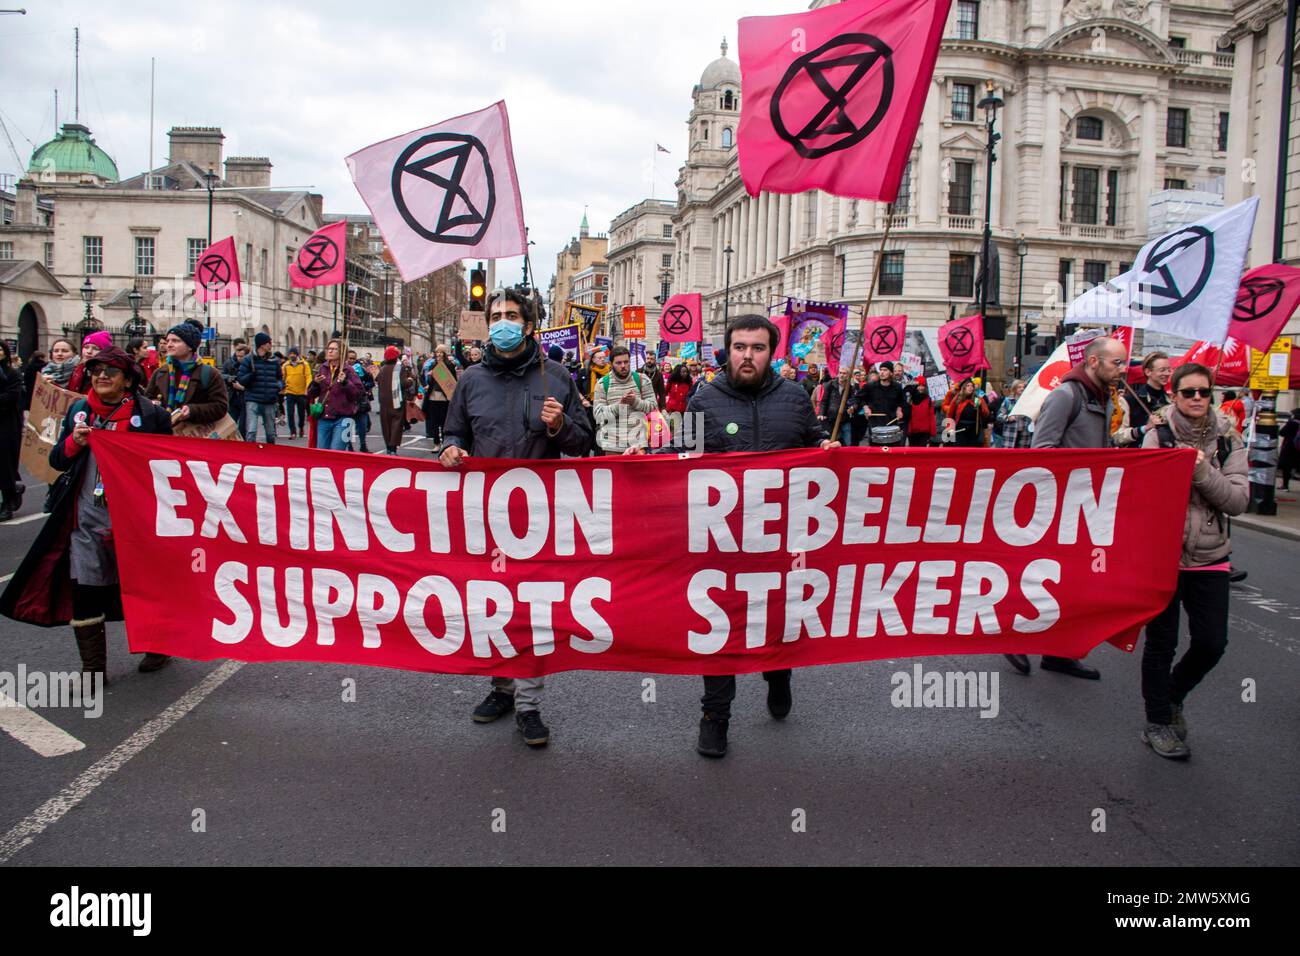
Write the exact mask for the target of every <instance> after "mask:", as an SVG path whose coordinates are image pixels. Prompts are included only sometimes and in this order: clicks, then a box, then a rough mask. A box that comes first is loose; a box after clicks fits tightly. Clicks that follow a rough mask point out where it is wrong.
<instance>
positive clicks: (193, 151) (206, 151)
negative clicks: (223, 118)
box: [167, 126, 226, 173]
mask: <svg viewBox="0 0 1300 956" xmlns="http://www.w3.org/2000/svg"><path fill="white" fill-rule="evenodd" d="M225 138H226V137H225V136H224V135H223V134H222V132H221V127H220V126H173V127H172V128H171V129H170V130H168V131H167V140H168V143H169V144H170V148H169V151H168V152H169V159H170V161H171V162H173V163H181V162H189V163H193V164H194V165H195V166H197V167H199V169H201V170H203V171H204V172H207V171H208V170H209V169H211V170H212V171H213V172H216V173H220V172H221V143H222V141H223V140H225Z"/></svg>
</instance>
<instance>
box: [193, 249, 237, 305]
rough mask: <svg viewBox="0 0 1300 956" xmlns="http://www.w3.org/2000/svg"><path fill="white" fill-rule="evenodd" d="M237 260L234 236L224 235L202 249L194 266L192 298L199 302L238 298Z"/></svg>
mask: <svg viewBox="0 0 1300 956" xmlns="http://www.w3.org/2000/svg"><path fill="white" fill-rule="evenodd" d="M239 291H240V285H239V260H238V259H237V258H236V257H235V237H234V236H226V238H224V239H222V240H221V241H220V242H217V243H213V244H212V245H210V246H208V248H207V249H205V250H203V255H201V256H199V261H198V263H197V264H196V265H195V266H194V298H196V299H198V300H199V301H200V302H215V301H217V300H218V299H238V298H239Z"/></svg>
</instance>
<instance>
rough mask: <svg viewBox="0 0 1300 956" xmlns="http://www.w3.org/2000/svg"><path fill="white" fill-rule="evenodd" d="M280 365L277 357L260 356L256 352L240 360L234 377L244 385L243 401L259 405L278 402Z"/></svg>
mask: <svg viewBox="0 0 1300 956" xmlns="http://www.w3.org/2000/svg"><path fill="white" fill-rule="evenodd" d="M280 365H281V362H280V360H279V359H278V358H275V357H274V356H267V357H266V358H262V356H260V355H258V354H257V353H256V352H254V353H252V354H250V355H249V356H248V357H247V358H245V359H244V361H242V362H240V363H239V371H238V372H237V373H236V375H235V377H236V378H237V379H238V381H239V384H240V385H242V386H244V401H246V402H256V403H258V404H259V405H274V404H276V403H277V402H279V401H280V379H281V376H280Z"/></svg>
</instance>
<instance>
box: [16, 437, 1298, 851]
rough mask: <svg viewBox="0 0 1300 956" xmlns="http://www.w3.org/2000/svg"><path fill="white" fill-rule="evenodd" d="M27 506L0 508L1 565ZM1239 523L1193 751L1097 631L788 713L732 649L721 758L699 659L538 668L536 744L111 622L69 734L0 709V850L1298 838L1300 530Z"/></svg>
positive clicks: (36, 637) (803, 695)
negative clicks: (1245, 572) (85, 701)
mask: <svg viewBox="0 0 1300 956" xmlns="http://www.w3.org/2000/svg"><path fill="white" fill-rule="evenodd" d="M371 444H372V447H373V445H374V439H373V437H372V440H371ZM404 453H407V454H422V453H423V454H427V445H426V444H425V443H424V442H423V441H417V442H414V443H413V444H412V446H411V447H409V448H407V449H405V450H404ZM40 491H41V488H39V487H34V489H33V491H32V492H31V493H29V495H28V500H27V502H26V503H25V505H24V508H23V511H22V514H21V515H20V517H22V516H26V515H31V514H35V513H37V512H38V511H39V507H40V498H41V495H40V494H39V492H40ZM39 527H40V522H39V521H30V522H27V523H22V524H9V525H0V577H2V576H4V575H7V574H10V573H12V571H13V570H14V569H15V568H16V567H17V565H18V562H19V561H20V560H21V558H22V556H23V554H24V553H25V552H26V550H27V547H28V546H29V544H30V543H31V541H32V539H33V538H34V537H35V535H36V533H37V530H38V528H39ZM1236 549H1237V551H1236V561H1237V564H1238V565H1239V566H1243V567H1246V568H1248V569H1249V570H1250V578H1249V580H1248V581H1247V582H1246V583H1245V586H1244V587H1238V588H1235V589H1234V601H1233V606H1232V633H1231V637H1230V643H1229V647H1228V652H1227V654H1226V656H1225V657H1224V659H1223V661H1222V662H1221V664H1220V665H1219V667H1218V668H1217V669H1216V670H1215V671H1214V672H1213V673H1212V674H1211V675H1210V676H1209V678H1208V679H1207V680H1206V681H1205V683H1204V684H1203V685H1202V686H1201V687H1200V688H1199V689H1198V691H1197V692H1196V694H1195V695H1194V696H1193V697H1192V698H1191V699H1190V701H1189V708H1188V720H1189V722H1190V724H1191V738H1190V744H1191V745H1192V748H1193V751H1194V753H1193V756H1192V758H1191V760H1190V761H1188V762H1186V763H1172V762H1169V761H1165V760H1161V759H1159V758H1157V757H1155V756H1154V755H1153V754H1152V753H1151V752H1150V751H1148V750H1147V749H1146V748H1145V747H1143V746H1142V745H1141V744H1140V743H1139V742H1138V733H1139V731H1140V730H1141V726H1142V708H1141V695H1140V692H1139V674H1138V664H1139V658H1138V656H1136V655H1126V654H1124V653H1122V652H1120V651H1118V650H1116V649H1114V648H1112V647H1109V646H1103V647H1101V648H1099V649H1098V650H1097V651H1095V652H1094V653H1093V655H1092V656H1091V658H1090V661H1091V662H1092V663H1094V664H1096V665H1097V666H1099V667H1100V668H1101V670H1102V674H1103V677H1102V680H1101V681H1099V682H1086V681H1078V680H1075V679H1072V678H1068V677H1063V676H1060V675H1056V674H1050V673H1042V672H1040V671H1038V670H1037V669H1035V671H1034V673H1033V674H1032V675H1031V676H1030V677H1028V678H1024V677H1020V676H1018V675H1017V674H1015V673H1014V672H1013V671H1012V670H1011V669H1010V668H1009V667H1008V666H1007V665H1005V664H1004V662H1003V661H1002V659H1001V658H1000V657H998V658H990V657H979V658H928V659H925V660H924V661H923V663H924V665H925V667H926V669H927V670H952V669H956V670H972V669H984V670H989V671H996V672H997V673H998V675H999V687H1000V712H999V714H998V716H997V717H995V718H992V719H982V718H980V717H979V716H978V714H977V712H976V711H974V710H956V709H932V710H924V709H896V708H894V707H893V706H891V703H890V692H891V680H890V678H891V675H892V674H894V673H895V672H897V671H900V670H910V669H911V665H912V663H913V662H912V661H897V662H887V661H879V662H874V663H870V664H863V665H844V666H836V667H820V668H812V669H808V670H804V671H800V672H798V673H797V674H796V675H795V683H794V690H795V703H794V710H793V712H792V713H791V715H790V717H789V718H788V719H787V720H786V721H784V722H782V723H777V722H775V721H773V720H771V719H770V718H769V717H768V715H767V712H766V708H765V707H764V703H763V700H764V696H763V695H764V693H765V685H764V684H763V681H762V679H761V678H760V677H758V676H757V675H755V676H752V677H743V678H741V679H740V690H739V694H738V697H737V701H736V705H735V712H734V714H733V719H732V725H731V753H730V754H729V755H728V756H727V758H726V759H724V760H721V761H712V760H706V759H705V758H702V757H700V756H698V755H697V754H696V753H695V750H694V741H695V733H696V722H697V720H698V698H699V694H700V682H699V680H698V679H696V678H685V677H655V678H653V681H654V683H653V690H654V694H653V697H654V700H653V702H647V701H646V700H644V699H643V698H644V697H645V696H647V695H646V686H645V684H644V683H643V682H644V681H645V680H646V677H645V676H643V675H639V674H593V673H570V674H561V675H557V676H555V677H553V678H551V679H549V682H548V687H547V694H546V700H545V703H544V706H543V714H544V716H545V718H546V720H547V722H548V723H549V724H550V726H551V730H552V741H551V744H550V746H549V747H547V748H545V749H543V750H539V751H533V750H529V749H528V748H527V747H525V745H524V744H523V741H522V739H521V738H520V736H519V734H518V733H517V732H516V731H515V729H514V724H513V721H512V720H509V719H505V720H502V721H499V722H498V723H497V724H493V725H488V726H480V725H476V724H473V723H471V721H470V719H469V712H470V710H471V709H472V708H473V707H474V705H475V704H477V703H478V701H479V700H480V699H481V697H482V696H483V694H484V693H485V692H486V681H484V680H482V679H471V678H463V677H450V676H429V675H421V674H412V673H404V672H398V671H388V670H382V669H366V668H356V667H333V666H323V665H318V664H284V665H270V664H258V665H251V664H250V665H243V666H240V665H234V664H224V665H223V664H197V663H190V662H186V661H177V662H175V663H174V664H173V665H172V666H171V667H168V668H166V669H164V670H163V671H160V672H158V673H156V674H150V675H142V674H139V673H137V672H136V671H135V666H134V665H135V660H134V659H133V658H131V657H130V656H129V654H128V652H127V646H126V638H125V635H124V632H123V630H122V627H121V625H116V626H113V627H112V628H111V630H110V652H109V656H110V676H111V679H112V682H113V683H112V686H111V687H110V688H109V689H108V693H107V703H106V706H105V709H104V713H103V715H102V716H101V717H99V718H97V719H88V718H86V717H84V716H83V714H82V713H81V712H80V711H73V710H42V711H40V712H39V713H40V714H41V716H42V717H44V718H45V719H47V720H49V721H51V722H52V723H54V724H56V725H57V726H58V727H60V728H62V729H63V730H65V731H66V732H67V733H69V734H71V735H72V736H73V737H75V738H76V739H77V740H79V741H81V742H83V743H84V744H85V747H84V749H82V750H79V751H76V752H74V753H70V754H66V755H63V756H56V757H42V756H40V755H38V754H37V753H36V752H35V751H33V750H32V749H30V748H29V747H27V746H25V745H24V744H22V743H20V742H19V741H18V740H16V739H14V738H13V737H11V736H9V735H8V734H4V733H0V864H4V865H8V866H38V865H54V864H58V865H73V866H93V865H133V866H138V865H153V864H167V865H191V864H198V865H218V864H254V865H283V864H290V865H292V864H303V865H318V864H329V865H348V864H421V865H427V864H526V865H528V864H531V865H537V864H610V863H616V864H732V863H734V864H773V863H780V864H796V865H821V864H867V865H871V864H882V865H890V864H894V865H923V864H975V865H1004V864H1027V865H1059V864H1071V865H1074V864H1078V865H1125V866H1135V865H1136V866H1141V865H1210V864H1213V865H1238V864H1240V865H1279V864H1282V865H1285V864H1290V865H1295V864H1297V863H1300V829H1297V827H1296V825H1295V821H1296V819H1297V816H1298V814H1297V810H1300V807H1298V805H1297V804H1298V803H1300V797H1298V795H1300V748H1297V746H1296V730H1297V727H1300V699H1298V698H1297V695H1296V693H1295V688H1296V686H1297V682H1298V680H1300V659H1298V657H1297V655H1298V654H1300V626H1298V622H1300V590H1297V588H1296V586H1295V570H1294V569H1295V568H1296V567H1297V557H1298V556H1300V544H1296V543H1292V542H1288V541H1284V540H1281V539H1277V538H1270V537H1267V536H1264V535H1261V534H1258V533H1255V532H1250V531H1246V530H1239V531H1238V532H1237V534H1236ZM159 573H164V574H165V573H167V571H166V569H165V568H160V569H159ZM1103 598H1104V596H1102V595H1099V599H1103ZM175 621H176V625H175V626H177V627H185V626H187V622H186V619H185V610H184V608H183V607H178V608H177V609H176V615H175ZM20 662H21V663H23V664H25V665H26V667H27V668H28V670H29V671H30V670H38V669H39V670H47V671H60V670H73V669H75V668H76V667H77V666H78V664H77V654H76V648H75V644H74V643H73V640H72V636H71V633H70V631H69V630H68V629H66V628H60V629H55V630H48V631H47V630H42V629H39V628H34V627H28V626H25V625H19V624H15V623H14V622H12V621H8V620H4V621H0V671H8V672H14V671H15V670H16V669H17V667H18V665H19V663H20ZM1247 678H1250V679H1252V680H1253V681H1255V682H1256V687H1257V701H1256V702H1254V703H1245V702H1243V701H1242V682H1243V680H1245V679H1247ZM347 679H352V680H355V682H356V700H355V702H346V701H345V700H344V699H343V698H344V682H345V680H347ZM178 702H180V703H181V706H180V707H177V706H175V705H177V703H178ZM169 708H170V710H169ZM186 708H189V709H186ZM159 715H164V720H165V721H166V720H172V721H174V722H171V723H169V724H168V725H167V727H166V729H161V730H160V728H159V725H158V723H157V722H156V718H158V717H159ZM151 722H154V723H151ZM124 758H126V759H124ZM1098 810H1101V811H1104V819H1105V830H1104V832H1097V821H1098V820H1099V819H1100V815H1099V814H1098V813H1097V811H1098ZM198 811H202V812H201V814H200V813H199V812H198ZM800 811H802V813H800ZM199 820H201V822H202V827H199V826H198V824H197V823H196V821H199ZM800 820H802V821H803V823H804V826H803V827H802V828H800V827H799V826H798V824H799V822H800ZM196 831H199V832H196ZM502 831H503V832H502Z"/></svg>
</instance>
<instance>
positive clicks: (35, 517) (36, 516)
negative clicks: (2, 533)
mask: <svg viewBox="0 0 1300 956" xmlns="http://www.w3.org/2000/svg"><path fill="white" fill-rule="evenodd" d="M48 517H49V515H47V514H46V513H45V512H44V511H38V512H36V514H34V515H25V516H24V517H22V518H11V519H10V520H8V521H6V522H5V526H6V527H13V526H14V525H16V524H27V523H28V522H30V521H44V520H45V519H46V518H48Z"/></svg>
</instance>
